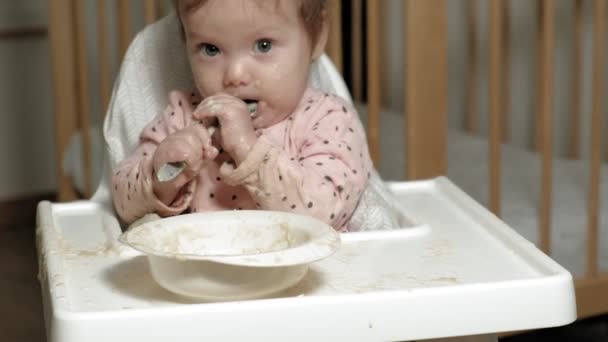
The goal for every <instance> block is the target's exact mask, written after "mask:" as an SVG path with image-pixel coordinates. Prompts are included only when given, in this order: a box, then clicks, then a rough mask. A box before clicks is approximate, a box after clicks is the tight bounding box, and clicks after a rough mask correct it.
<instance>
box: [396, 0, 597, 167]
mask: <svg viewBox="0 0 608 342" xmlns="http://www.w3.org/2000/svg"><path fill="white" fill-rule="evenodd" d="M387 1H388V6H387V8H388V13H386V19H387V20H386V21H385V23H386V25H387V26H386V27H387V35H388V40H389V43H388V44H390V45H389V46H391V49H390V52H389V54H388V55H387V56H386V60H385V70H384V74H385V76H386V77H387V83H388V84H387V86H386V88H385V89H387V92H386V93H385V97H384V101H385V104H386V105H387V106H388V107H390V108H394V109H398V110H403V100H402V94H403V86H402V85H403V74H404V72H403V68H402V64H403V62H402V60H403V39H402V29H401V27H402V25H403V15H402V13H403V9H402V6H403V1H402V0H387ZM465 1H466V0H449V1H447V4H448V54H449V57H448V59H449V60H448V65H449V79H448V92H449V95H448V96H449V124H450V127H462V121H463V119H462V118H463V113H464V112H465V100H466V89H467V83H466V66H467V64H466V62H467V58H468V55H467V44H468V42H467V37H466V31H465V29H466V21H465V18H466V13H465V6H464V4H465ZM509 3H510V4H511V22H510V23H511V37H512V50H511V59H512V70H511V88H510V91H511V99H510V101H511V102H510V103H511V112H510V113H509V115H510V117H511V132H512V135H511V139H512V141H513V142H514V143H515V144H516V145H518V146H522V147H528V146H530V142H531V139H532V137H533V135H532V134H533V129H534V127H533V123H534V121H533V117H534V111H535V108H536V107H535V101H536V99H535V89H536V77H535V76H536V69H535V60H536V45H537V43H536V36H535V33H536V26H537V15H538V13H537V8H536V6H535V4H536V2H535V1H530V0H509ZM573 3H574V1H572V0H557V1H556V7H557V9H556V27H555V28H556V31H555V37H556V42H555V54H554V58H555V68H554V80H555V87H554V101H553V106H554V116H555V126H554V129H555V136H554V143H555V146H554V148H555V150H556V153H558V154H560V155H563V154H564V153H565V151H566V148H567V141H568V139H567V138H568V127H569V125H570V120H569V116H570V112H571V100H572V98H571V95H570V94H571V91H572V79H573V75H572V68H571V64H572V56H573V51H572V49H573V43H572V40H573V34H574V27H573V24H574V21H573V15H572V14H573ZM584 4H585V5H584V7H585V9H584V20H585V28H584V30H585V33H584V40H583V41H584V42H583V45H584V55H583V61H584V62H583V86H582V96H583V98H582V101H583V103H582V106H581V109H582V113H583V114H584V115H585V116H586V119H585V122H584V124H583V126H582V128H581V135H583V136H584V137H587V136H588V135H589V114H590V112H591V90H592V89H591V64H592V60H591V52H592V50H591V49H592V39H593V35H592V29H593V28H592V25H593V22H592V21H593V12H592V11H593V9H592V6H593V3H592V2H591V1H584ZM477 6H478V7H477V14H478V22H477V27H478V36H477V46H478V51H477V53H478V55H477V57H478V61H479V63H480V64H479V79H478V84H479V89H478V91H479V92H478V100H479V102H478V106H477V107H478V108H479V113H480V128H481V129H482V131H483V134H484V135H485V134H486V132H487V126H488V116H487V113H488V111H489V98H488V94H489V90H488V79H489V75H488V59H489V45H488V34H489V22H488V15H487V14H488V12H489V1H484V0H479V1H477ZM607 94H608V92H607ZM605 121H608V120H605ZM606 127H608V124H607V125H606ZM588 140H589V139H587V138H585V142H584V153H585V154H586V153H587V149H588V144H587V143H586V142H587V141H588Z"/></svg>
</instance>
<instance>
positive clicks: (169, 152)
mask: <svg viewBox="0 0 608 342" xmlns="http://www.w3.org/2000/svg"><path fill="white" fill-rule="evenodd" d="M217 154H218V150H217V149H216V148H215V147H214V146H213V145H212V144H211V137H210V135H209V133H208V131H207V128H206V127H205V126H203V125H201V124H198V123H195V124H192V125H190V126H188V127H186V128H184V129H182V130H180V131H177V132H175V133H173V134H171V135H169V136H168V137H167V138H165V140H163V141H162V142H161V143H160V144H159V145H158V147H157V149H156V152H155V153H154V157H153V159H152V166H153V168H154V171H155V175H154V177H152V178H153V183H152V186H153V189H154V193H155V194H156V196H158V198H159V199H160V200H161V201H162V202H163V203H166V204H169V203H171V202H172V201H173V199H174V198H175V196H176V195H177V193H178V192H179V190H180V189H181V188H182V187H183V186H184V185H185V184H186V183H188V182H190V181H191V180H192V179H193V178H194V177H196V175H198V173H199V171H200V170H201V168H202V167H203V164H204V162H205V161H207V160H213V159H215V157H216V156H217ZM175 162H185V164H186V167H185V169H184V170H183V171H182V172H181V173H180V174H179V175H178V176H177V177H175V179H173V180H170V181H160V180H159V179H158V177H157V174H158V170H159V169H160V168H161V166H163V165H165V164H167V163H175Z"/></svg>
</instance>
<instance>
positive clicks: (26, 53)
mask: <svg viewBox="0 0 608 342" xmlns="http://www.w3.org/2000/svg"><path fill="white" fill-rule="evenodd" d="M46 5H47V4H46V1H40V0H22V1H13V0H0V29H9V28H18V27H32V26H46V22H47V15H46V13H47V11H46ZM50 86H51V82H50V69H49V49H48V42H47V39H46V37H31V38H5V39H0V104H1V107H0V108H1V109H0V110H1V111H2V112H1V113H0V165H1V166H0V200H2V199H7V198H15V197H20V196H24V195H31V194H39V193H43V192H51V191H53V190H54V187H55V170H54V145H53V143H54V140H53V135H52V134H53V133H52V132H53V130H52V127H53V126H52V125H53V117H52V110H51V107H52V103H51V95H50Z"/></svg>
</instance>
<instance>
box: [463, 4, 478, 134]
mask: <svg viewBox="0 0 608 342" xmlns="http://www.w3.org/2000/svg"><path fill="white" fill-rule="evenodd" d="M466 11H467V35H468V39H469V42H468V43H469V44H468V51H469V53H468V64H467V84H468V87H467V105H466V108H467V111H466V114H465V129H466V130H467V132H469V133H470V134H476V133H477V132H478V130H479V115H478V113H477V77H478V67H479V63H478V60H477V0H468V1H467V2H466Z"/></svg>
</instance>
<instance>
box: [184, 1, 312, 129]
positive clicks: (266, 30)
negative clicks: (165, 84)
mask: <svg viewBox="0 0 608 342" xmlns="http://www.w3.org/2000/svg"><path fill="white" fill-rule="evenodd" d="M182 21H183V24H184V30H185V33H186V43H187V49H188V56H189V60H190V64H191V68H192V72H193V75H194V80H195V82H196V86H197V88H198V90H199V92H200V93H201V95H202V96H203V97H207V96H211V95H214V94H217V93H219V92H225V93H228V94H230V95H233V96H236V97H239V98H241V99H242V100H247V101H257V103H258V105H257V110H256V112H255V114H254V116H253V125H254V127H255V128H263V127H268V126H271V125H273V124H275V123H277V122H279V121H281V120H283V119H285V118H286V117H287V116H288V115H289V114H290V113H291V112H292V111H293V110H294V108H295V106H296V105H297V104H298V102H299V100H300V97H301V96H302V94H303V92H304V90H305V88H306V85H307V81H308V73H309V70H310V63H311V60H312V58H313V57H314V56H313V48H312V46H311V42H310V39H309V35H308V33H307V31H306V29H305V27H304V25H303V23H302V21H301V19H300V17H299V1H294V0H279V1H277V0H257V1H252V0H209V1H207V2H206V3H205V4H204V5H202V6H201V7H199V8H198V9H195V10H193V11H192V12H190V13H187V14H186V13H182Z"/></svg>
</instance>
